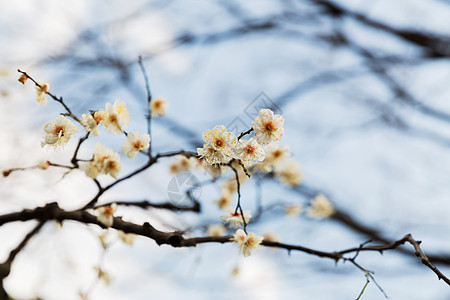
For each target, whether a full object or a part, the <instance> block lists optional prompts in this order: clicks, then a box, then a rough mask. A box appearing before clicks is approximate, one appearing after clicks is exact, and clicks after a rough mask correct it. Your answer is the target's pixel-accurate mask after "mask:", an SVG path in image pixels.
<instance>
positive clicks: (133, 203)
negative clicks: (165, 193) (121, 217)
mask: <svg viewBox="0 0 450 300" xmlns="http://www.w3.org/2000/svg"><path fill="white" fill-rule="evenodd" d="M113 203H115V204H117V205H122V206H135V207H140V208H144V209H146V208H149V207H151V208H159V209H168V210H174V211H193V212H200V203H198V202H195V203H194V204H193V205H192V206H179V205H175V204H172V203H170V202H164V203H152V202H149V201H147V200H143V201H114V202H109V203H105V204H101V205H97V206H96V207H95V208H97V207H102V206H110V205H112V204H113Z"/></svg>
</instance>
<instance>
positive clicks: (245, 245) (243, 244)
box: [231, 229, 264, 257]
mask: <svg viewBox="0 0 450 300" xmlns="http://www.w3.org/2000/svg"><path fill="white" fill-rule="evenodd" d="M231 240H232V241H234V242H236V243H237V244H238V245H239V248H240V249H241V251H242V253H243V254H244V256H245V257H247V256H250V255H251V254H252V251H253V250H254V249H258V247H259V245H260V244H261V243H262V241H263V240H264V237H262V236H258V235H256V234H254V233H253V232H250V233H249V234H246V233H245V232H244V230H242V229H238V230H236V233H235V234H234V235H233V237H232V239H231Z"/></svg>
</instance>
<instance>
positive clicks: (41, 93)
mask: <svg viewBox="0 0 450 300" xmlns="http://www.w3.org/2000/svg"><path fill="white" fill-rule="evenodd" d="M19 81H20V78H19ZM22 83H23V82H22ZM39 85H40V86H36V101H37V103H38V104H40V105H42V106H43V107H46V106H47V98H46V97H45V96H46V95H47V93H48V91H49V90H50V84H48V83H41V84H39Z"/></svg>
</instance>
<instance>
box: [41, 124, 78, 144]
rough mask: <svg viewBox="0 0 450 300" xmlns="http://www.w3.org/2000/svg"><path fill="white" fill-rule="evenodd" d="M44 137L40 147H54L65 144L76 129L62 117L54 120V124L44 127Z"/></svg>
mask: <svg viewBox="0 0 450 300" xmlns="http://www.w3.org/2000/svg"><path fill="white" fill-rule="evenodd" d="M44 131H45V137H44V140H43V141H42V142H41V146H42V147H44V146H45V145H51V146H54V147H57V146H60V145H63V144H66V143H67V142H68V141H69V140H70V137H71V136H72V134H74V133H75V132H76V131H77V128H76V127H75V125H74V124H73V122H72V121H70V120H69V119H67V118H66V117H64V116H59V117H58V118H56V120H55V122H50V123H48V124H47V125H45V127H44Z"/></svg>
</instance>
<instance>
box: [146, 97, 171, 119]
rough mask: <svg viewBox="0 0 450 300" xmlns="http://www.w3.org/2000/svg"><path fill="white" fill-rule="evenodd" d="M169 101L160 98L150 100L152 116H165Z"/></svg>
mask: <svg viewBox="0 0 450 300" xmlns="http://www.w3.org/2000/svg"><path fill="white" fill-rule="evenodd" d="M166 110H167V101H166V100H164V99H162V98H158V99H156V100H153V101H151V102H150V114H151V116H152V117H157V116H163V115H165V114H166Z"/></svg>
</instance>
